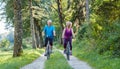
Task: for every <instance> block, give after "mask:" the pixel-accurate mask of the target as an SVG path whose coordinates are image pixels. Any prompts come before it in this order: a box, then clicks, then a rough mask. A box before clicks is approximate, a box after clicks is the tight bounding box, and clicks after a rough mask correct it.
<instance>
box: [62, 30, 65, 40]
mask: <svg viewBox="0 0 120 69" xmlns="http://www.w3.org/2000/svg"><path fill="white" fill-rule="evenodd" d="M64 34H65V29H64V30H63V32H62V38H64Z"/></svg>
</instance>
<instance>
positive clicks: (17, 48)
mask: <svg viewBox="0 0 120 69" xmlns="http://www.w3.org/2000/svg"><path fill="white" fill-rule="evenodd" d="M21 15H22V12H21V0H14V27H15V30H14V51H13V57H17V56H20V55H21V53H22V33H23V30H22V17H21Z"/></svg>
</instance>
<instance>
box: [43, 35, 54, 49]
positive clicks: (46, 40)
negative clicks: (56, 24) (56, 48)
mask: <svg viewBox="0 0 120 69" xmlns="http://www.w3.org/2000/svg"><path fill="white" fill-rule="evenodd" d="M48 41H49V43H50V45H51V46H52V45H53V38H50V37H46V38H45V47H46V46H47V43H48Z"/></svg>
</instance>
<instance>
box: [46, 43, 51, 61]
mask: <svg viewBox="0 0 120 69" xmlns="http://www.w3.org/2000/svg"><path fill="white" fill-rule="evenodd" d="M50 54H51V47H50V43H49V41H48V43H47V47H46V56H47V59H50Z"/></svg>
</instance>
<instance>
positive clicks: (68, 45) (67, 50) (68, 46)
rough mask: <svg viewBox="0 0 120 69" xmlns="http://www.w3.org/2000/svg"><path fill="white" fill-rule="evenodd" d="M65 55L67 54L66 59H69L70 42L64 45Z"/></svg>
mask: <svg viewBox="0 0 120 69" xmlns="http://www.w3.org/2000/svg"><path fill="white" fill-rule="evenodd" d="M66 56H67V60H70V44H69V42H68V43H67V47H66Z"/></svg>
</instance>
